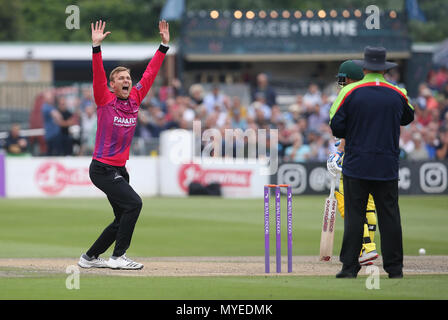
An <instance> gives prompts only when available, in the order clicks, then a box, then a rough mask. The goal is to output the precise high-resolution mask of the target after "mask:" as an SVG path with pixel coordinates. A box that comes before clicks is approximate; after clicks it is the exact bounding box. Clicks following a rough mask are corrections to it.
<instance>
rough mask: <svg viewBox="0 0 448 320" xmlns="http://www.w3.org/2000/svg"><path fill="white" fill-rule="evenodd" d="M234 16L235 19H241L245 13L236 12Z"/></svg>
mask: <svg viewBox="0 0 448 320" xmlns="http://www.w3.org/2000/svg"><path fill="white" fill-rule="evenodd" d="M233 16H234V17H235V19H241V18H242V17H243V13H242V12H241V10H236V11H235V12H234V13H233Z"/></svg>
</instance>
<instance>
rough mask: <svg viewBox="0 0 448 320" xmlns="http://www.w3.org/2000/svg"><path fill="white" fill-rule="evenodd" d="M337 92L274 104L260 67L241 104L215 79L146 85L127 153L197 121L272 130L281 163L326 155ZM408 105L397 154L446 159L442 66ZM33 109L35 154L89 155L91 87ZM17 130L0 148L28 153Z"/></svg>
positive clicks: (48, 96) (315, 91) (311, 90)
mask: <svg viewBox="0 0 448 320" xmlns="http://www.w3.org/2000/svg"><path fill="white" fill-rule="evenodd" d="M386 79H387V80H388V81H390V82H391V83H394V84H397V85H400V83H399V74H398V72H397V71H393V70H392V72H390V73H388V74H387V75H386ZM336 95H337V85H336V84H331V85H329V86H328V87H326V88H320V87H319V86H318V85H317V84H315V83H310V84H309V86H308V88H307V89H306V90H305V92H304V93H303V94H299V95H297V96H296V98H295V102H294V103H293V104H291V105H289V106H286V107H285V106H283V107H280V106H279V105H278V104H277V101H276V100H277V94H276V90H275V89H274V88H273V87H272V86H271V85H270V84H269V80H268V77H267V75H266V74H263V73H261V74H258V75H257V78H256V84H255V85H254V86H253V87H252V89H251V98H250V102H249V103H248V104H244V103H243V102H242V98H241V97H240V96H238V95H228V94H224V93H223V92H222V91H221V89H220V86H219V85H213V86H212V88H211V89H210V90H206V89H205V86H203V85H201V84H194V85H192V86H190V87H189V88H184V87H183V85H182V83H181V82H180V81H179V80H177V79H174V80H173V81H172V83H171V84H170V85H167V86H161V87H158V88H156V87H155V88H154V89H152V90H151V91H150V92H149V94H148V96H147V97H146V98H145V99H144V101H143V102H142V105H141V110H140V112H139V115H138V124H137V128H136V134H135V137H134V140H133V147H132V150H131V152H132V153H133V154H136V155H143V154H149V152H150V151H151V150H152V151H153V152H157V145H158V139H159V137H160V134H161V132H162V131H164V130H169V129H176V128H182V129H187V130H191V129H192V124H193V121H201V127H202V129H203V130H205V129H210V128H216V129H219V130H220V131H221V134H222V136H223V137H224V130H225V129H236V128H239V129H241V130H243V131H245V130H246V129H254V130H256V129H272V128H274V129H278V150H279V156H280V158H281V159H282V160H283V161H292V162H306V161H326V160H327V158H328V155H329V154H330V153H331V152H334V142H335V139H334V138H333V137H332V135H331V130H330V127H329V125H328V121H329V109H330V107H331V104H332V102H333V101H334V99H335V98H336ZM411 103H412V105H413V106H414V107H415V121H413V122H412V123H411V124H410V125H408V126H406V127H402V132H401V137H400V150H401V155H400V156H401V158H402V159H409V160H429V159H431V160H433V159H440V160H442V159H447V158H448V71H447V69H446V68H439V69H434V70H433V71H432V72H431V73H430V75H429V77H428V80H427V81H426V82H424V83H422V84H420V87H419V93H418V97H416V98H415V99H412V101H411ZM40 112H41V115H42V126H43V127H44V128H45V144H46V151H45V152H42V154H41V155H50V156H58V155H59V156H68V155H91V154H92V152H93V149H94V144H95V133H96V106H95V103H94V99H93V96H92V89H91V87H83V88H80V89H79V88H78V87H73V88H65V89H63V90H61V89H59V90H57V91H55V90H47V91H46V92H44V93H43V103H42V105H41V110H40ZM19 129H20V128H19V127H18V126H17V125H13V126H12V128H11V133H10V135H9V137H8V139H7V140H6V143H5V144H4V146H3V148H4V149H6V151H7V152H8V153H10V154H20V153H24V152H27V141H26V139H24V138H23V137H20V136H18V133H17V132H18V131H19ZM268 137H269V135H268ZM246 143H247V141H246ZM224 147H225V146H223V149H222V150H225V149H224ZM246 147H247V146H246ZM246 151H247V148H246ZM235 155H236V153H235ZM246 155H247V152H246Z"/></svg>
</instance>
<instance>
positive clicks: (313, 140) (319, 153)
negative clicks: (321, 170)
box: [307, 131, 329, 162]
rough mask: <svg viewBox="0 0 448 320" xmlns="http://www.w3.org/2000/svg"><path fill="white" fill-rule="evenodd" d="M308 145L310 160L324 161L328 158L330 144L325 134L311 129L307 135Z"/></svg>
mask: <svg viewBox="0 0 448 320" xmlns="http://www.w3.org/2000/svg"><path fill="white" fill-rule="evenodd" d="M307 141H308V145H309V146H310V149H311V151H310V156H309V160H310V161H320V162H324V161H326V160H327V159H328V156H329V153H328V144H327V143H326V141H325V140H324V138H323V135H322V134H321V133H320V132H318V131H310V132H309V133H308V135H307Z"/></svg>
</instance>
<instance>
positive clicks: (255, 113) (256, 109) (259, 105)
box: [247, 92, 272, 124]
mask: <svg viewBox="0 0 448 320" xmlns="http://www.w3.org/2000/svg"><path fill="white" fill-rule="evenodd" d="M271 112H272V111H271V108H270V107H269V106H268V105H267V104H266V97H265V96H264V93H261V92H259V93H257V94H256V95H255V101H254V102H252V103H251V104H250V105H249V107H248V108H247V113H248V115H249V117H251V118H253V119H255V121H256V122H258V124H260V123H261V122H265V121H267V120H269V119H270V117H271Z"/></svg>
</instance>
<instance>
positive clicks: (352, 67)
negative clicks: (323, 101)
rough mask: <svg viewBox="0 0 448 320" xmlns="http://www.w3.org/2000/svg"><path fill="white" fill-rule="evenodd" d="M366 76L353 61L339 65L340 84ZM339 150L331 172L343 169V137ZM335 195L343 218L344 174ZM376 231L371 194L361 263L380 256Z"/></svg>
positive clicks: (334, 155)
mask: <svg viewBox="0 0 448 320" xmlns="http://www.w3.org/2000/svg"><path fill="white" fill-rule="evenodd" d="M363 77H364V73H363V71H362V69H361V67H359V66H358V65H356V64H355V63H354V62H353V61H351V60H348V61H345V62H343V63H342V64H341V65H340V67H339V72H338V84H339V85H340V86H342V87H343V86H345V85H347V84H350V83H353V82H356V81H359V80H361V79H362V78H363ZM335 146H336V147H337V152H336V153H335V154H332V155H330V157H329V159H328V162H327V167H328V170H329V171H330V173H332V174H334V175H336V174H337V173H338V172H340V171H341V170H342V160H343V156H344V147H345V140H344V139H341V140H340V141H338V142H337V143H336V145H335ZM335 197H336V199H337V201H338V210H339V213H340V214H341V216H342V218H344V187H343V181H342V175H341V179H340V182H339V191H335ZM375 231H376V215H375V202H374V201H373V197H372V195H371V194H370V195H369V200H368V202H367V209H366V222H365V224H364V234H363V244H362V250H361V253H360V257H359V263H360V264H361V265H371V264H373V262H372V261H373V260H375V259H376V258H378V252H377V251H376V245H375V242H374V238H375Z"/></svg>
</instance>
